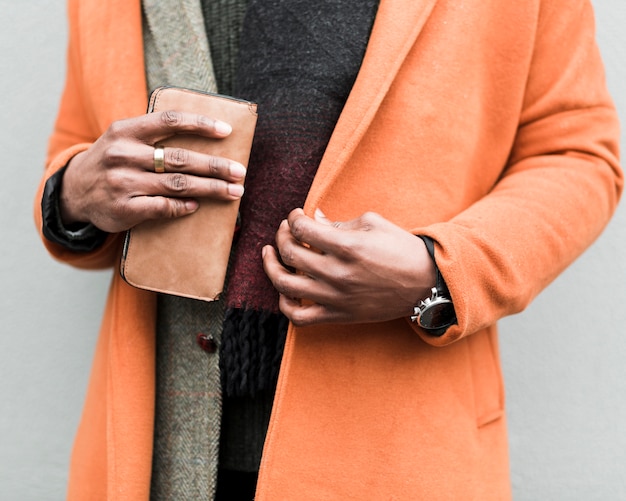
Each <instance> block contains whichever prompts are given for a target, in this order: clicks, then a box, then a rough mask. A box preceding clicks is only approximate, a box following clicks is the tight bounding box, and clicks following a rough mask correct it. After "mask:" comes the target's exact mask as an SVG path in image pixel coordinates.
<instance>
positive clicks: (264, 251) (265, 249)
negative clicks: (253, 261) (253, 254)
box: [261, 246, 267, 257]
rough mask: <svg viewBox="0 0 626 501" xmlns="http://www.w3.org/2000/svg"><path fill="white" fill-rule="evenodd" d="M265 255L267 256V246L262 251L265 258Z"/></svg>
mask: <svg viewBox="0 0 626 501" xmlns="http://www.w3.org/2000/svg"><path fill="white" fill-rule="evenodd" d="M265 254H267V246H266V247H263V248H262V249H261V256H262V257H265Z"/></svg>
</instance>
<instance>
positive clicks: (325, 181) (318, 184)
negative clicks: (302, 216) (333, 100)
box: [305, 0, 437, 213]
mask: <svg viewBox="0 0 626 501" xmlns="http://www.w3.org/2000/svg"><path fill="white" fill-rule="evenodd" d="M436 3H437V0H419V1H416V0H381V2H380V5H379V8H378V13H377V15H376V20H375V22H374V26H373V28H372V33H371V36H370V42H369V45H368V47H367V50H366V52H365V56H364V58H363V64H362V65H361V70H360V72H359V74H358V76H357V79H356V82H355V83H354V86H353V88H352V92H351V93H350V96H349V97H348V101H347V102H346V105H345V107H344V110H343V112H342V114H341V116H340V117H339V121H338V122H337V126H336V127H335V131H334V132H333V135H332V137H331V139H330V142H329V143H328V147H327V148H326V152H325V154H324V157H323V159H322V162H321V164H320V166H319V168H318V171H317V175H316V177H315V180H314V181H313V185H312V186H311V190H310V192H309V196H308V198H307V202H306V204H305V211H306V212H307V213H311V212H312V211H313V210H314V208H315V207H317V206H318V205H319V202H320V200H321V199H322V197H323V196H324V193H325V192H326V190H327V189H328V188H329V186H331V185H332V183H333V180H334V179H335V178H336V177H337V175H338V174H339V173H340V172H341V170H342V169H343V167H344V166H345V165H346V162H347V161H348V160H349V159H350V156H351V155H352V153H353V152H354V150H355V148H356V146H357V145H358V144H359V142H360V141H361V139H362V137H363V134H364V133H365V131H366V130H367V128H368V127H369V125H370V123H371V122H372V120H373V118H374V116H375V115H376V112H377V110H378V107H379V106H380V104H381V102H382V101H383V98H384V97H385V94H386V93H387V91H388V90H389V87H390V86H391V83H392V82H393V80H394V78H395V76H396V74H397V72H398V70H399V69H400V66H401V65H402V62H403V60H404V59H405V57H406V55H407V53H408V52H409V50H410V49H411V47H412V46H413V44H414V43H415V40H416V39H417V37H418V36H419V34H420V33H421V31H422V29H423V27H424V25H425V23H426V21H427V19H428V18H429V16H430V14H431V13H432V11H433V8H434V6H435V4H436Z"/></svg>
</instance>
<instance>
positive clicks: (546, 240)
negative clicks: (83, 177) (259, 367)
mask: <svg viewBox="0 0 626 501" xmlns="http://www.w3.org/2000/svg"><path fill="white" fill-rule="evenodd" d="M69 15H70V46H69V59H68V74H67V85H66V89H65V92H64V94H63V98H62V102H61V107H60V112H59V116H58V120H57V122H56V126H55V130H54V133H53V135H52V137H51V140H50V147H49V158H48V163H47V169H46V172H45V176H44V181H45V179H47V177H48V176H50V175H51V174H52V173H54V172H55V171H56V170H58V169H59V168H60V167H62V166H63V165H64V164H65V163H66V162H67V161H68V159H70V158H71V157H72V155H74V154H76V153H77V152H78V151H81V150H83V149H85V148H87V147H88V146H89V144H90V143H91V142H93V141H94V140H95V139H96V138H97V137H98V136H100V135H101V134H102V133H103V132H104V131H105V129H106V128H107V127H108V125H109V124H110V123H111V122H112V121H114V120H116V119H120V118H123V117H130V116H134V115H139V114H141V113H143V112H144V111H145V109H146V102H147V97H146V95H147V91H146V83H145V77H144V70H143V52H142V36H141V15H140V0H106V1H95V0H70V1H69ZM593 22H594V21H593V13H592V10H591V6H590V5H589V2H588V1H586V0H525V1H523V2H492V1H485V0H464V1H459V0H420V1H415V0H382V1H381V5H380V8H379V12H378V16H377V19H376V22H375V25H374V28H373V32H372V35H371V40H370V44H369V47H368V50H367V53H366V55H365V59H364V61H363V65H362V69H361V72H360V74H359V76H358V78H357V81H356V83H355V85H354V89H353V91H352V93H351V95H350V97H349V99H348V102H347V104H346V106H345V110H344V112H343V114H342V115H341V118H340V119H339V123H338V124H337V127H336V130H335V133H334V134H333V136H332V138H331V140H330V143H329V145H328V149H327V151H326V154H325V156H324V159H323V160H322V163H321V165H320V167H319V171H318V173H317V176H316V178H315V181H314V183H313V186H312V187H311V190H310V193H309V196H308V199H307V202H306V205H305V210H306V212H307V213H308V214H312V213H313V211H314V209H315V208H317V207H320V208H321V209H322V210H323V211H324V213H325V214H326V215H327V216H328V217H329V218H330V219H333V220H346V219H350V218H353V217H356V216H357V215H359V214H361V213H362V212H365V211H369V210H372V211H377V212H379V213H381V214H382V215H383V216H385V217H386V218H388V219H390V220H392V221H394V222H395V223H397V224H399V225H401V226H403V227H405V228H407V229H409V230H411V231H412V232H414V233H422V234H426V235H429V236H431V237H432V238H433V239H435V241H436V242H438V244H437V248H436V251H437V256H438V257H437V262H438V264H439V266H440V268H441V270H442V273H443V275H444V277H445V279H446V281H447V283H448V285H449V288H450V291H451V294H452V297H453V300H454V304H455V307H456V311H457V314H458V320H459V324H458V326H455V327H453V328H451V329H449V331H448V332H447V333H446V335H445V336H443V337H441V338H433V337H429V336H428V335H426V334H425V333H423V332H421V331H420V330H419V329H417V328H415V327H414V326H413V325H411V323H410V322H409V321H408V320H405V319H399V320H396V321H392V322H387V323H382V324H368V325H342V326H336V325H332V326H331V325H322V326H317V327H310V328H302V329H297V328H293V327H291V328H290V330H289V334H288V340H287V343H286V348H285V354H284V359H283V363H282V367H281V372H280V379H279V383H278V388H277V394H276V399H275V404H274V409H273V413H272V418H271V423H270V427H269V432H268V436H267V440H266V444H265V450H264V454H263V460H262V465H261V472H260V477H259V485H258V492H257V499H258V500H260V501H280V500H298V501H307V500H315V501H320V500H348V499H354V500H366V499H367V500H419V499H429V500H430V499H433V500H435V499H437V500H439V499H451V500H458V499H463V500H466V499H475V500H488V499H494V500H498V501H501V500H504V499H509V498H510V485H509V484H510V483H509V472H508V460H507V439H506V430H505V418H504V402H503V387H502V376H501V372H500V367H499V358H498V347H497V334H496V327H495V323H496V321H497V320H498V319H499V318H501V317H502V316H504V315H508V314H512V313H515V312H518V311H520V310H522V309H523V308H524V307H526V305H528V303H529V302H530V301H531V299H532V298H533V297H534V296H536V295H537V294H538V293H539V292H540V291H541V290H542V288H543V287H545V286H546V285H547V284H548V283H549V282H550V281H551V280H553V279H554V278H555V277H556V276H557V275H558V274H559V273H560V272H561V271H562V270H563V269H564V268H565V267H566V266H568V265H569V264H570V263H571V262H572V261H573V260H574V259H575V258H576V257H577V256H578V255H580V254H581V253H582V252H583V251H584V250H585V249H586V248H587V247H588V246H589V245H590V243H591V242H592V241H593V240H594V239H595V238H596V237H597V236H598V235H599V233H600V232H601V231H602V229H603V227H604V226H605V224H606V223H607V221H608V220H609V218H610V216H611V214H612V213H613V211H614V209H615V206H616V204H617V201H618V198H619V195H620V192H621V188H622V173H621V171H620V167H619V165H618V159H617V156H618V140H619V133H618V127H619V126H618V120H617V117H616V112H615V109H614V107H613V104H612V102H611V99H610V97H609V95H608V93H607V90H606V88H605V82H604V75H603V68H602V63H601V60H600V56H599V53H598V50H597V47H596V45H595V41H594V26H593ZM244 97H245V96H244ZM260 113H263V110H262V106H261V107H260ZM42 186H43V182H42ZM40 196H41V192H40V193H39V194H38V198H37V208H36V220H37V225H38V226H39V227H40V226H41V214H40V209H39V207H38V204H39V200H40ZM44 243H45V245H46V246H47V248H48V249H49V251H50V252H51V253H52V255H53V256H55V257H56V258H58V259H61V260H63V261H65V262H68V263H70V264H72V265H76V266H78V267H84V268H96V267H108V266H117V262H118V259H119V254H120V238H119V235H113V236H111V237H110V238H109V240H108V241H107V243H106V244H105V245H104V246H103V247H102V248H100V249H99V250H97V251H95V252H92V253H88V254H78V253H72V252H69V251H67V250H64V249H62V248H60V247H59V246H56V245H55V244H53V243H51V242H48V241H46V240H45V239H44ZM545 320H546V322H549V321H550V319H545ZM154 330H155V298H154V296H153V295H152V294H151V293H147V292H142V291H139V290H136V289H134V288H132V287H130V286H128V285H126V284H125V283H124V282H123V281H122V280H121V279H120V277H119V276H118V274H117V273H115V274H114V277H113V282H112V285H111V289H110V293H109V297H108V301H107V305H106V310H105V312H104V319H103V323H102V328H101V332H100V337H99V341H98V345H97V349H96V354H95V360H94V365H93V371H92V374H91V379H90V384H89V388H88V394H87V398H86V403H85V408H84V413H83V417H82V421H81V425H80V428H79V430H78V435H77V438H76V442H75V447H74V452H73V458H72V463H71V474H70V485H69V498H70V499H76V500H81V501H84V500H91V499H110V500H133V501H136V500H147V499H148V495H149V486H150V467H151V464H150V461H151V453H152V432H153V410H154V406H153V400H154V353H155V349H154Z"/></svg>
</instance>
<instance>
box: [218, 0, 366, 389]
mask: <svg viewBox="0 0 626 501" xmlns="http://www.w3.org/2000/svg"><path fill="white" fill-rule="evenodd" d="M377 5H378V2H377V1H375V0H368V1H359V2H336V1H334V0H324V1H319V2H310V1H309V0H289V1H281V0H273V1H267V0H263V1H261V0H251V1H250V2H249V7H248V10H247V12H246V17H245V19H244V27H243V30H242V32H241V33H242V34H241V41H240V50H239V65H238V71H237V76H236V78H235V88H234V94H235V95H236V96H239V97H242V98H245V99H249V100H252V101H255V102H257V103H258V106H259V118H258V122H257V130H256V134H255V139H254V143H253V145H252V152H251V157H250V162H249V168H248V175H247V179H246V185H245V188H246V192H245V194H244V197H243V199H242V202H241V208H240V214H241V226H240V229H239V232H238V235H237V239H236V242H235V246H234V250H233V256H232V260H231V265H230V270H229V282H228V289H227V291H226V307H227V310H226V313H225V319H224V330H223V334H222V348H221V353H220V364H221V369H222V370H221V374H222V383H223V387H224V390H225V392H226V394H227V395H232V396H236V395H240V396H241V395H253V394H254V393H256V392H257V391H262V390H269V389H272V388H273V387H274V386H275V384H276V378H277V374H278V369H279V365H280V359H281V357H282V351H283V347H284V342H285V334H286V330H287V325H288V322H287V319H286V318H285V317H284V316H283V315H282V314H280V312H279V310H278V294H277V292H276V290H275V289H274V288H273V287H272V284H271V282H270V281H269V279H268V278H267V276H266V275H265V272H264V270H263V266H262V261H261V249H262V248H263V246H264V245H266V244H274V243H275V242H274V236H275V234H276V230H277V229H278V226H279V224H280V222H281V221H282V220H283V219H285V218H286V217H287V215H288V214H289V212H290V211H291V210H292V209H294V208H296V207H302V206H303V204H304V201H305V199H306V196H307V193H308V191H309V188H310V186H311V182H312V181H313V177H314V176H315V173H316V170H317V166H318V165H319V163H320V161H321V158H322V155H323V154H324V150H325V149H326V145H327V144H328V141H329V139H330V136H331V134H332V132H333V129H334V127H335V124H336V122H337V119H338V118H339V115H340V113H341V110H342V109H343V106H344V104H345V102H346V99H347V97H348V94H349V93H350V90H351V88H352V85H353V83H354V80H355V79H356V75H357V73H358V70H359V67H360V65H361V61H362V58H363V54H364V53H365V47H366V45H367V41H368V39H369V33H370V30H371V26H372V23H373V19H374V16H375V12H376V9H377Z"/></svg>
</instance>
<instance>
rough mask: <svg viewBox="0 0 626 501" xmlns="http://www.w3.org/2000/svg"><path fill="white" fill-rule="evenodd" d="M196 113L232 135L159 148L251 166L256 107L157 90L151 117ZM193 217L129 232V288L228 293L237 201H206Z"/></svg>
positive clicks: (125, 268)
mask: <svg viewBox="0 0 626 501" xmlns="http://www.w3.org/2000/svg"><path fill="white" fill-rule="evenodd" d="M165 110H176V111H183V112H193V113H198V114H201V115H205V116H207V117H209V118H216V119H219V120H222V121H224V122H227V123H229V124H230V125H231V127H232V132H231V134H230V135H229V136H227V137H225V138H223V139H211V138H206V137H200V136H194V135H189V134H187V135H176V136H173V137H171V138H168V139H167V140H165V141H162V142H161V143H159V144H158V145H157V146H160V147H177V148H185V149H189V150H193V151H197V152H200V153H206V154H210V155H214V156H220V157H224V158H229V159H231V160H234V161H236V162H239V163H241V164H242V165H244V166H245V167H247V165H248V159H249V157H250V148H251V147H252V139H253V136H254V129H255V127H256V119H257V111H256V104H255V103H252V102H249V101H244V100H241V99H236V98H232V97H228V96H222V95H218V94H210V93H204V92H199V91H194V90H190V89H183V88H179V87H159V88H158V89H156V90H155V91H154V92H153V93H152V95H151V97H150V104H149V107H148V112H149V113H151V112H155V111H165ZM198 202H199V204H200V206H199V208H198V210H197V211H196V212H194V213H193V214H191V215H188V216H184V217H181V218H176V219H160V220H151V221H145V222H143V223H141V224H139V225H137V226H135V227H133V228H131V229H130V230H129V231H128V232H127V233H126V238H125V241H124V248H123V253H122V260H121V263H120V273H121V275H122V277H123V278H124V280H126V282H128V283H129V284H130V285H133V286H135V287H139V288H141V289H147V290H151V291H155V292H163V293H166V294H173V295H177V296H183V297H189V298H194V299H202V300H205V301H213V300H216V299H218V298H219V295H220V294H221V293H222V291H223V288H224V280H225V278H226V269H227V267H228V260H229V256H230V250H231V246H232V240H233V234H234V231H235V225H236V221H237V214H238V211H239V200H236V201H224V200H214V199H209V198H202V199H199V200H198Z"/></svg>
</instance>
